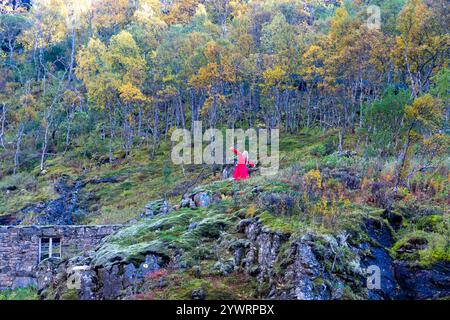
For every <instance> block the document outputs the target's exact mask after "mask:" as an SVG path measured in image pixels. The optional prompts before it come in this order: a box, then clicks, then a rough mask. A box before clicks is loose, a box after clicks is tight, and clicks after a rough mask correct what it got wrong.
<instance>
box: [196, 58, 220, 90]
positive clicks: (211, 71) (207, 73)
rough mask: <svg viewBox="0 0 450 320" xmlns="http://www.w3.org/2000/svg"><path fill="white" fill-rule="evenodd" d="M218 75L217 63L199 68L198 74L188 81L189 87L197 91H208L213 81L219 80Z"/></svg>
mask: <svg viewBox="0 0 450 320" xmlns="http://www.w3.org/2000/svg"><path fill="white" fill-rule="evenodd" d="M219 75H220V74H219V66H218V65H217V63H208V64H207V66H206V67H201V68H200V69H199V70H198V73H197V74H196V75H195V76H193V77H192V78H191V80H189V85H191V86H193V87H195V88H197V89H201V88H207V89H208V88H211V86H212V84H213V83H214V82H215V81H217V80H219Z"/></svg>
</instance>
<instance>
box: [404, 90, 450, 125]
mask: <svg viewBox="0 0 450 320" xmlns="http://www.w3.org/2000/svg"><path fill="white" fill-rule="evenodd" d="M404 111H405V115H406V118H407V119H409V120H411V121H413V122H416V123H419V124H421V125H422V126H423V127H427V128H429V129H433V128H435V127H437V126H438V125H439V122H440V121H441V119H442V102H441V100H440V99H438V98H435V97H433V96H432V95H430V94H425V95H423V96H420V97H418V98H416V99H415V100H414V102H413V103H412V105H411V106H405V108H404Z"/></svg>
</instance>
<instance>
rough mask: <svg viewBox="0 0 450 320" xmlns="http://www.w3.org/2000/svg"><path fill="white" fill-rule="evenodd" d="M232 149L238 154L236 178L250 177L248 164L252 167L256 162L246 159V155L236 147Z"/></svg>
mask: <svg viewBox="0 0 450 320" xmlns="http://www.w3.org/2000/svg"><path fill="white" fill-rule="evenodd" d="M232 151H233V153H234V154H236V155H237V156H238V163H237V166H236V168H235V169H234V172H233V178H234V180H245V179H248V168H247V164H248V165H249V166H250V167H252V168H253V167H254V166H255V164H254V163H253V162H251V161H249V160H248V159H246V157H245V156H244V155H243V154H242V153H240V152H239V151H237V150H236V149H233V150H232Z"/></svg>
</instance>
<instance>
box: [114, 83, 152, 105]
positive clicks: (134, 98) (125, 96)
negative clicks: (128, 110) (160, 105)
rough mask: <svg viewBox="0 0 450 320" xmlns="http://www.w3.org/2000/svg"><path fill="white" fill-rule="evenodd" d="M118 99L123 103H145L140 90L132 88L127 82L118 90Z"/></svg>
mask: <svg viewBox="0 0 450 320" xmlns="http://www.w3.org/2000/svg"><path fill="white" fill-rule="evenodd" d="M119 92H120V99H122V101H124V102H125V103H139V102H144V101H146V97H145V96H144V95H143V94H142V92H141V90H139V89H138V88H136V87H134V86H133V85H132V84H131V83H129V82H127V83H125V84H123V85H122V86H121V87H120V88H119Z"/></svg>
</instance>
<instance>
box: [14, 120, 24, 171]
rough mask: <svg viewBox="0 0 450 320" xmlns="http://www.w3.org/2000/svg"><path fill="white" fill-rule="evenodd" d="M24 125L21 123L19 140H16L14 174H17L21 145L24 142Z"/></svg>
mask: <svg viewBox="0 0 450 320" xmlns="http://www.w3.org/2000/svg"><path fill="white" fill-rule="evenodd" d="M23 130H24V125H23V124H22V123H21V124H19V131H18V132H17V141H16V152H15V153H14V168H13V174H14V175H16V174H17V169H18V168H19V156H20V145H21V144H22V136H23Z"/></svg>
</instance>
